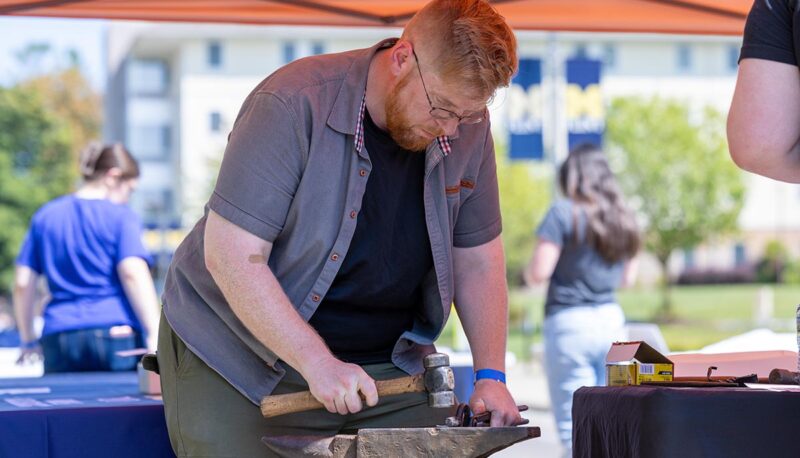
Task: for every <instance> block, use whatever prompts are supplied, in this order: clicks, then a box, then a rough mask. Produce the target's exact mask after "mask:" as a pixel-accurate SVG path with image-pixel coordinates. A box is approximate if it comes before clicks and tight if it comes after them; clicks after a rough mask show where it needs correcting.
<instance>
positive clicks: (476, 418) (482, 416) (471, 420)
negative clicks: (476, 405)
mask: <svg viewBox="0 0 800 458" xmlns="http://www.w3.org/2000/svg"><path fill="white" fill-rule="evenodd" d="M517 409H519V411H520V412H524V411H526V410H528V406H525V405H522V406H517ZM491 421H492V412H483V413H479V414H473V413H472V410H471V409H470V407H469V404H459V405H458V408H457V409H456V414H455V415H454V416H452V417H447V419H445V426H449V427H455V428H459V427H470V426H471V427H488V426H489V425H490V424H491ZM528 422H529V420H528V419H526V418H523V419H522V420H521V421H520V422H519V423H516V424H514V425H511V426H520V425H527V424H528Z"/></svg>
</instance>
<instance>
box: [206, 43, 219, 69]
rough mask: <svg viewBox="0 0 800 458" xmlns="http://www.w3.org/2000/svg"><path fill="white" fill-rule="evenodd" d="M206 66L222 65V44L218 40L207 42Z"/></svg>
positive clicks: (217, 66)
mask: <svg viewBox="0 0 800 458" xmlns="http://www.w3.org/2000/svg"><path fill="white" fill-rule="evenodd" d="M208 66H209V67H211V68H220V67H222V45H221V44H220V43H219V42H218V41H212V42H210V43H208Z"/></svg>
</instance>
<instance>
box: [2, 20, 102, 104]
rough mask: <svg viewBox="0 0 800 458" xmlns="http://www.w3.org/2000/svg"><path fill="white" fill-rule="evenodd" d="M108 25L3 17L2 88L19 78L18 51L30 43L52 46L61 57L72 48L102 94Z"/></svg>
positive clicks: (97, 22) (89, 22) (94, 22)
mask: <svg viewBox="0 0 800 458" xmlns="http://www.w3.org/2000/svg"><path fill="white" fill-rule="evenodd" d="M106 25H107V21H102V20H88V19H50V18H25V17H10V16H0V85H7V84H9V83H12V82H13V81H14V79H15V78H18V77H19V75H20V71H21V70H20V67H19V64H18V62H17V59H16V57H15V53H16V52H17V51H19V50H21V49H24V48H25V47H26V46H27V45H28V44H30V43H49V44H50V46H51V47H52V48H53V49H54V50H56V51H57V52H59V53H61V54H63V53H65V52H66V51H67V50H69V49H71V48H72V49H75V50H77V51H78V52H79V53H80V56H81V61H82V68H83V70H84V73H85V74H86V75H87V77H89V79H90V80H91V82H92V85H93V86H94V87H95V88H97V89H98V90H102V88H103V86H104V85H105V63H104V62H105V57H104V54H105V49H104V41H103V37H104V34H105V29H106Z"/></svg>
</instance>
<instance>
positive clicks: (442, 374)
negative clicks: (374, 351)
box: [261, 353, 456, 418]
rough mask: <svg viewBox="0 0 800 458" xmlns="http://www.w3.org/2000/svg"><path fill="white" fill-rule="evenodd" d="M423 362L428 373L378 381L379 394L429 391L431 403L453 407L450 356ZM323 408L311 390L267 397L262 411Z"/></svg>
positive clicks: (276, 413)
mask: <svg viewBox="0 0 800 458" xmlns="http://www.w3.org/2000/svg"><path fill="white" fill-rule="evenodd" d="M422 365H423V366H424V367H425V372H423V373H422V374H417V375H409V376H406V377H400V378H395V379H391V380H378V381H376V382H375V387H376V388H377V389H378V397H383V396H391V395H395V394H403V393H420V392H425V391H427V392H428V405H429V406H431V407H450V406H453V405H455V399H456V396H455V393H454V392H453V389H454V388H455V379H454V377H453V369H452V368H451V367H450V358H449V357H448V356H447V355H445V354H443V353H431V354H430V355H428V356H426V357H425V358H424V359H423V360H422ZM362 398H363V395H362ZM323 407H324V406H323V405H322V403H321V402H319V401H317V399H316V398H315V397H314V396H313V395H312V394H311V392H310V391H301V392H298V393H289V394H277V395H273V396H264V398H263V399H261V414H262V415H264V417H265V418H271V417H277V416H279V415H285V414H288V413H296V412H305V411H307V410H314V409H322V408H323Z"/></svg>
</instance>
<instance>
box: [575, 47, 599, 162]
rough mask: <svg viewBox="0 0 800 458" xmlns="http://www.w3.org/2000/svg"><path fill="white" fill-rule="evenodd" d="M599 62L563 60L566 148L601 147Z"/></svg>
mask: <svg viewBox="0 0 800 458" xmlns="http://www.w3.org/2000/svg"><path fill="white" fill-rule="evenodd" d="M601 67H602V63H601V62H600V61H599V60H590V59H571V60H568V61H567V92H566V110H567V133H568V144H569V149H570V150H572V148H574V147H576V146H578V145H580V144H581V143H592V144H595V145H598V146H602V144H603V132H605V130H606V120H605V108H604V106H603V94H602V93H601V92H600V70H601Z"/></svg>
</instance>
